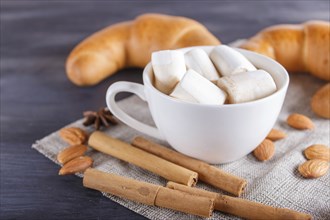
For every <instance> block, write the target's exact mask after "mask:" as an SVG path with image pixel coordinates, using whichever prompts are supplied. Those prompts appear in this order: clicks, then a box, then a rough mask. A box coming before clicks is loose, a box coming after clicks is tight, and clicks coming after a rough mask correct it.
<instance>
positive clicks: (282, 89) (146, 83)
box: [143, 46, 290, 108]
mask: <svg viewBox="0 0 330 220" xmlns="http://www.w3.org/2000/svg"><path fill="white" fill-rule="evenodd" d="M213 47H215V46H194V47H185V48H180V49H176V50H179V51H182V52H186V51H189V50H191V49H193V48H201V49H204V50H205V49H211V48H213ZM232 48H233V47H232ZM233 49H235V50H238V51H243V52H244V53H248V54H250V55H252V56H259V57H260V58H262V59H264V60H266V61H268V62H271V63H272V64H273V65H275V66H276V67H277V68H278V69H279V70H280V72H281V73H282V74H283V75H284V82H283V85H282V86H281V87H280V88H279V89H277V90H276V91H275V92H274V93H273V94H271V95H269V96H266V97H263V98H260V99H257V100H253V101H249V102H243V103H234V104H223V105H215V104H203V103H192V102H184V101H182V100H179V99H176V98H173V97H171V96H169V95H166V94H164V93H162V92H161V91H159V90H158V89H157V88H156V87H154V85H153V84H152V82H151V79H150V77H149V72H150V71H152V66H151V61H150V62H149V63H148V64H147V65H146V66H145V68H144V69H143V84H144V86H147V87H149V88H151V90H152V91H153V92H155V93H156V94H158V95H159V96H161V97H163V98H165V99H168V100H170V101H173V102H176V103H179V104H183V105H191V106H195V107H198V106H200V107H204V108H205V107H209V108H235V107H242V106H249V105H255V104H258V103H260V102H265V101H267V100H268V99H271V98H272V97H275V96H278V95H279V94H280V93H282V92H284V93H285V91H286V90H287V87H288V85H289V81H290V78H289V74H288V72H287V70H286V69H285V68H284V67H283V66H282V65H281V64H280V63H278V62H277V61H275V60H273V59H271V58H269V57H267V56H265V55H262V54H258V53H256V52H253V51H248V50H245V49H241V48H233Z"/></svg>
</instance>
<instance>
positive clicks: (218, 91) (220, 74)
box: [151, 45, 276, 105]
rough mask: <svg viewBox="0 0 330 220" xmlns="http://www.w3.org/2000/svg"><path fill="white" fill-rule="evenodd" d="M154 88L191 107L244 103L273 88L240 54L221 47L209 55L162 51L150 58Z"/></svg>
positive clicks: (197, 50) (200, 51) (263, 73)
mask: <svg viewBox="0 0 330 220" xmlns="http://www.w3.org/2000/svg"><path fill="white" fill-rule="evenodd" d="M151 63H152V67H153V72H154V76H155V81H154V84H155V87H156V88H157V89H158V90H160V91H161V92H163V93H165V94H167V95H170V96H172V97H174V98H177V99H180V100H182V101H186V102H191V103H202V104H211V105H222V104H224V103H231V104H234V103H243V102H249V101H253V100H257V99H260V98H263V97H266V96H269V95H271V94H272V93H274V92H275V91H276V84H275V82H274V80H273V78H272V77H271V75H270V74H269V73H267V72H266V71H264V70H260V69H259V70H257V69H256V67H255V66H253V64H252V63H251V62H250V61H249V60H248V59H247V58H246V57H245V56H243V55H242V54H241V53H240V52H238V51H236V50H234V49H232V48H230V47H228V46H225V45H220V46H216V47H214V49H213V50H212V51H211V52H210V55H208V54H207V53H206V52H205V51H204V50H203V49H200V48H194V49H191V50H189V51H188V52H186V53H183V52H181V51H171V50H164V51H158V52H154V53H153V54H152V58H151Z"/></svg>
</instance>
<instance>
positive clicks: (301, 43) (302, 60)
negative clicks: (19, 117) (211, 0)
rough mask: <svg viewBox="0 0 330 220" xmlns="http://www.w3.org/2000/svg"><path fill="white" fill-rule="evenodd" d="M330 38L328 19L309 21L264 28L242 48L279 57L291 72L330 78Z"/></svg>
mask: <svg viewBox="0 0 330 220" xmlns="http://www.w3.org/2000/svg"><path fill="white" fill-rule="evenodd" d="M329 38H330V23H329V22H325V21H309V22H306V23H303V24H300V25H275V26H271V27H268V28H265V29H264V30H262V31H260V32H259V33H257V34H256V35H255V36H254V37H252V38H250V39H249V40H247V41H246V42H245V43H243V44H242V45H241V46H240V47H241V48H244V49H247V50H251V51H254V52H258V53H261V54H264V55H266V56H269V57H271V58H273V59H275V60H277V61H278V62H279V63H281V64H282V65H283V66H284V67H285V68H286V69H287V70H288V71H289V72H310V73H311V74H312V75H314V76H316V77H318V78H320V79H323V80H328V81H329V80H330V42H329V41H330V39H329Z"/></svg>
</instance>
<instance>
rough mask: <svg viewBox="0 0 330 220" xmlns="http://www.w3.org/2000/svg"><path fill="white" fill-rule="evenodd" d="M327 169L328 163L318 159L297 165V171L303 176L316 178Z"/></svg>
mask: <svg viewBox="0 0 330 220" xmlns="http://www.w3.org/2000/svg"><path fill="white" fill-rule="evenodd" d="M328 170H329V163H328V162H327V161H324V160H318V159H313V160H309V161H306V162H305V163H303V164H301V165H300V166H299V167H298V171H299V173H300V174H301V175H302V176H303V177H305V178H318V177H321V176H324V175H325V174H326V173H327V172H328Z"/></svg>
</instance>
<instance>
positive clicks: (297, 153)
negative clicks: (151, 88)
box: [32, 74, 330, 219]
mask: <svg viewBox="0 0 330 220" xmlns="http://www.w3.org/2000/svg"><path fill="white" fill-rule="evenodd" d="M290 76H291V82H290V86H289V90H288V93H287V96H286V99H285V103H284V106H283V108H282V111H281V114H280V116H279V118H278V121H277V123H276V125H275V128H279V129H281V130H283V131H285V132H286V133H287V134H288V137H287V138H285V139H284V140H281V141H277V142H276V144H275V145H276V153H275V155H274V157H273V158H272V159H271V160H269V161H267V162H259V161H257V160H256V159H255V158H254V157H253V155H251V154H249V155H247V156H246V157H244V158H242V159H240V160H238V161H235V162H232V163H229V164H224V165H217V167H219V168H221V169H223V170H225V171H227V172H229V173H232V174H235V175H237V176H240V177H243V178H245V179H246V180H247V181H248V186H247V188H246V190H245V192H244V194H243V195H242V198H246V199H249V200H252V201H257V202H261V203H263V204H267V205H271V206H276V207H285V208H290V209H294V210H297V211H301V212H306V213H309V214H311V215H313V217H314V218H315V219H330V178H329V172H328V173H327V174H326V175H325V176H323V177H321V178H318V179H304V178H302V177H301V176H300V174H299V173H298V171H297V166H298V165H299V164H301V163H303V162H305V161H306V159H305V158H304V156H303V153H302V151H303V150H304V149H305V148H306V147H308V146H309V145H311V144H325V145H328V146H329V145H330V137H329V136H330V128H329V127H330V121H329V120H326V119H321V118H319V117H316V116H315V115H314V113H313V112H312V111H311V108H310V104H309V103H310V98H311V97H312V94H314V92H315V91H316V90H317V89H318V88H319V87H320V86H322V85H324V84H325V82H322V81H320V80H317V79H315V78H314V77H312V76H309V75H303V74H299V75H294V74H291V75H290ZM100 95H102V94H100ZM120 106H121V107H122V108H123V109H124V110H125V111H126V112H127V113H129V114H130V115H134V117H136V118H137V119H139V120H141V121H143V122H146V123H149V124H153V123H152V119H151V116H150V114H149V111H148V108H147V104H146V103H144V102H143V101H141V100H140V99H139V98H137V97H136V96H132V97H130V98H127V99H125V100H122V101H121V102H120ZM293 112H298V113H302V114H305V115H307V116H309V117H310V118H311V119H312V120H313V122H314V123H315V127H316V128H315V129H314V130H312V131H299V130H295V129H292V128H290V127H289V126H288V125H287V124H286V123H285V120H286V118H287V116H288V115H289V114H290V113H293ZM82 121H83V120H82V119H81V120H78V121H76V122H73V123H72V124H70V125H67V126H78V127H81V128H84V127H83V126H82ZM84 129H86V128H84ZM86 130H88V129H86ZM88 131H90V130H88ZM105 132H106V133H108V134H110V135H112V136H114V137H117V138H119V139H122V140H125V141H128V142H129V141H131V140H132V138H133V137H134V136H136V135H142V134H141V133H139V132H138V131H135V130H133V129H131V128H129V127H128V126H126V125H124V124H119V125H117V126H114V127H112V128H110V129H108V130H107V131H105ZM256 132H258V131H256ZM66 146H67V144H66V143H65V142H63V141H62V140H61V139H60V137H59V135H58V131H56V132H54V133H52V134H50V135H48V136H47V137H44V138H43V139H41V140H39V141H37V142H36V143H35V144H34V145H33V146H32V147H33V148H34V149H36V150H37V151H39V152H40V153H42V154H43V155H45V156H46V157H48V158H49V159H51V160H52V161H54V162H55V163H57V164H58V162H57V160H56V155H57V153H58V152H59V151H61V150H62V149H64V148H65V147H66ZM88 155H89V156H91V157H92V158H93V159H94V165H93V167H94V168H96V169H99V170H102V171H106V172H109V173H116V174H119V175H122V176H126V177H130V178H133V179H137V180H141V181H145V182H150V183H154V184H159V185H165V184H166V180H165V179H163V178H161V177H159V176H157V175H154V174H152V173H150V172H148V171H146V170H143V169H140V168H139V167H136V166H134V165H132V164H128V163H126V162H123V161H120V160H118V159H116V158H113V157H111V156H107V155H105V154H103V153H98V152H95V151H93V150H90V151H89V152H88ZM78 176H80V177H81V176H82V175H81V174H78ZM59 178H61V177H59ZM197 187H201V188H205V189H207V190H211V191H216V192H220V193H223V192H221V191H220V190H217V189H215V188H213V187H210V186H207V185H205V184H203V183H201V182H200V183H198V184H197ZM86 190H87V189H86ZM103 195H104V196H106V197H108V198H109V199H112V200H113V201H116V202H118V203H119V204H121V205H123V206H125V207H127V208H129V209H131V210H133V211H135V212H137V213H139V214H141V215H143V216H145V217H147V218H150V219H197V218H198V217H195V216H193V215H187V214H183V213H180V212H176V211H171V210H169V209H165V208H159V207H151V206H147V205H143V204H139V203H135V202H131V201H128V200H125V199H121V198H118V197H116V196H112V195H109V194H105V193H103ZM211 219H238V218H236V217H234V216H230V215H225V214H222V213H220V212H218V211H215V212H214V214H213V216H212V218H211Z"/></svg>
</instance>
